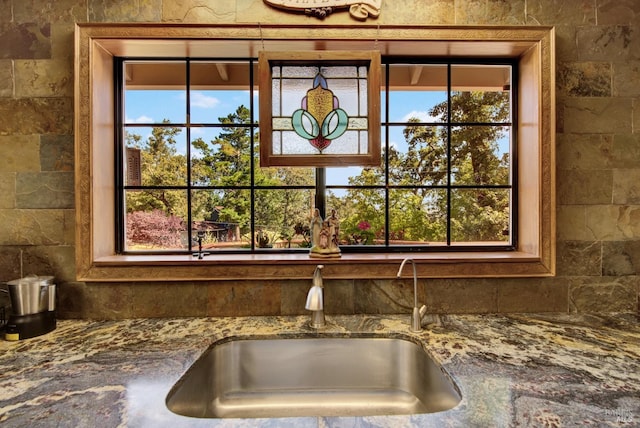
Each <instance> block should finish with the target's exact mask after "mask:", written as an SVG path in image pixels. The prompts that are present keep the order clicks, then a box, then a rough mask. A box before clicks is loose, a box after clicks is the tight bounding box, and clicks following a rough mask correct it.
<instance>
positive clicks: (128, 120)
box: [125, 114, 153, 123]
mask: <svg viewBox="0 0 640 428" xmlns="http://www.w3.org/2000/svg"><path fill="white" fill-rule="evenodd" d="M125 122H126V123H153V119H152V118H150V117H149V116H145V115H144V114H143V115H142V116H138V117H137V118H135V119H131V118H129V117H127V118H125Z"/></svg>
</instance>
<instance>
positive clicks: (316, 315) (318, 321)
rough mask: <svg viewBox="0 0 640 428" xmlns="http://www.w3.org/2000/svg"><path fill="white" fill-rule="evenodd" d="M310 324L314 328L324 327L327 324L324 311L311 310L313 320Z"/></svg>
mask: <svg viewBox="0 0 640 428" xmlns="http://www.w3.org/2000/svg"><path fill="white" fill-rule="evenodd" d="M309 325H311V327H312V328H322V327H324V326H326V325H327V323H326V321H325V319H324V311H311V322H310V324H309Z"/></svg>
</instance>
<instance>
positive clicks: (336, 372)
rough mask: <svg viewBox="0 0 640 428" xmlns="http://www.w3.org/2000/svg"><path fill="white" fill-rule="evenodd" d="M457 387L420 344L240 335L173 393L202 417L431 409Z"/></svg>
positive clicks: (182, 406) (178, 404) (446, 404)
mask: <svg viewBox="0 0 640 428" xmlns="http://www.w3.org/2000/svg"><path fill="white" fill-rule="evenodd" d="M460 399H461V396H460V393H459V391H458V388H457V387H456V386H455V385H454V384H453V382H452V380H451V379H450V378H449V376H448V375H447V374H446V373H444V372H443V370H442V369H441V367H440V366H439V365H438V364H437V363H436V362H435V361H433V360H432V359H431V357H430V356H429V355H428V354H427V353H426V352H425V351H424V349H422V347H421V346H419V345H417V344H415V343H413V342H411V341H408V340H403V339H394V338H379V337H378V338H372V337H368V338H367V337H365V338H302V339H299V338H297V339H238V340H230V341H221V342H218V343H215V344H213V345H212V346H211V347H210V348H209V349H208V350H207V351H205V353H204V354H203V355H202V356H201V357H200V358H199V359H198V360H197V361H196V362H195V363H194V364H193V365H192V366H191V367H190V368H189V369H188V370H187V372H186V373H185V374H184V376H182V378H181V379H180V380H179V381H178V382H177V383H176V384H175V385H174V386H173V388H172V389H171V391H170V392H169V394H168V395H167V399H166V403H167V407H168V408H169V410H171V411H172V412H174V413H177V414H180V415H184V416H192V417H199V418H269V417H289V416H370V415H398V414H417V413H432V412H439V411H443V410H448V409H451V408H453V407H455V406H456V405H457V404H458V403H459V402H460Z"/></svg>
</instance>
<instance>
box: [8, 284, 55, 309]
mask: <svg viewBox="0 0 640 428" xmlns="http://www.w3.org/2000/svg"><path fill="white" fill-rule="evenodd" d="M7 286H8V287H9V298H10V299H11V312H12V313H13V314H14V315H31V314H36V313H38V312H45V311H53V310H55V292H56V288H55V287H56V286H55V284H54V283H53V277H52V276H35V275H33V276H27V277H24V278H20V279H15V280H13V281H9V282H7Z"/></svg>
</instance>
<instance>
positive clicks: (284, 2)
mask: <svg viewBox="0 0 640 428" xmlns="http://www.w3.org/2000/svg"><path fill="white" fill-rule="evenodd" d="M264 2H265V3H266V4H268V5H270V6H273V7H276V8H278V9H283V10H287V11H292V12H304V13H305V14H307V15H310V16H315V17H316V18H319V19H324V18H326V17H327V16H329V15H330V14H332V13H333V12H335V11H336V10H343V9H347V8H348V9H349V14H350V15H351V16H352V17H353V18H354V19H357V20H359V21H365V20H366V19H367V18H374V19H375V18H377V17H378V16H380V7H381V4H382V0H264Z"/></svg>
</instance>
